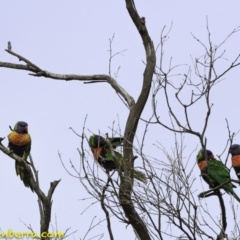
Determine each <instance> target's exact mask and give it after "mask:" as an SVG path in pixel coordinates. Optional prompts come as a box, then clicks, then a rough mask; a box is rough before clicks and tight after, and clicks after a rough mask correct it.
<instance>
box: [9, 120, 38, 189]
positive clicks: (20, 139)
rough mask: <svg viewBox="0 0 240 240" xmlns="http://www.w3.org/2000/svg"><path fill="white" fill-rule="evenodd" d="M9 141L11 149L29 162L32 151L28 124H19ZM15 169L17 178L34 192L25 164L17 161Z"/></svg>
mask: <svg viewBox="0 0 240 240" xmlns="http://www.w3.org/2000/svg"><path fill="white" fill-rule="evenodd" d="M8 141H9V143H8V147H9V149H10V150H12V151H13V152H14V153H15V154H16V155H18V156H19V157H21V158H22V159H23V161H26V162H27V158H28V155H29V154H30V151H31V136H30V135H29V134H28V124H27V123H26V122H23V121H19V122H17V123H16V124H15V126H14V129H13V131H12V132H11V133H10V134H9V135H8ZM27 163H28V162H27ZM15 169H16V174H17V176H18V175H20V178H21V180H22V181H23V183H24V185H25V187H30V188H31V190H32V191H33V192H34V190H33V188H32V186H31V184H30V181H29V172H28V171H27V170H26V169H24V165H23V163H21V162H18V161H15Z"/></svg>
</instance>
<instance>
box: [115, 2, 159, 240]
mask: <svg viewBox="0 0 240 240" xmlns="http://www.w3.org/2000/svg"><path fill="white" fill-rule="evenodd" d="M126 7H127V10H128V12H129V15H130V17H131V18H132V21H133V22H134V24H135V26H136V28H137V30H138V32H139V34H140V36H141V38H142V40H143V45H144V48H145V52H146V67H145V71H144V74H143V84H142V90H141V93H140V95H139V98H138V100H137V102H136V104H134V105H133V106H132V107H131V109H130V113H129V116H128V119H127V122H126V127H125V132H124V143H123V154H124V159H125V162H126V164H125V165H124V178H122V179H121V185H120V189H119V198H120V204H121V206H122V208H123V210H124V212H125V214H126V216H127V218H128V219H129V222H130V223H131V225H132V226H133V228H134V229H135V231H136V232H137V235H138V236H139V238H140V239H142V240H148V239H149V240H150V239H151V238H150V235H149V233H148V230H147V227H146V224H144V222H143V220H142V219H141V218H140V216H139V214H138V213H137V212H136V210H135V208H134V205H133V202H132V200H131V192H132V187H133V180H132V179H133V177H132V176H131V173H132V171H131V169H132V168H133V167H134V166H133V159H134V156H133V148H132V144H133V140H134V137H135V133H136V130H137V126H138V122H139V119H140V116H141V114H142V111H143V109H144V107H145V104H146V102H147V99H148V96H149V91H150V88H151V83H152V77H153V73H154V69H155V65H156V55H155V50H154V45H153V42H152V40H151V38H150V36H149V34H148V31H147V27H146V24H145V18H144V17H142V18H140V16H139V15H138V13H137V10H136V8H135V5H134V2H133V1H132V0H126Z"/></svg>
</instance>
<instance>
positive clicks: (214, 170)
mask: <svg viewBox="0 0 240 240" xmlns="http://www.w3.org/2000/svg"><path fill="white" fill-rule="evenodd" d="M207 174H208V176H209V180H210V184H211V183H212V184H213V185H214V186H215V185H219V184H222V183H224V182H226V181H228V180H229V179H230V175H229V171H228V169H227V168H226V167H225V165H224V164H223V163H222V162H220V161H218V160H216V159H213V160H211V161H208V162H207Z"/></svg>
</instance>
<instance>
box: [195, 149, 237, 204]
mask: <svg viewBox="0 0 240 240" xmlns="http://www.w3.org/2000/svg"><path fill="white" fill-rule="evenodd" d="M210 152H211V151H209V153H210ZM202 154H204V151H203V150H202V149H201V150H200V151H199V152H198V155H197V160H198V159H201V158H202ZM203 171H204V172H205V173H206V175H207V181H208V184H209V187H210V188H214V187H217V186H219V185H221V184H223V183H225V182H227V181H229V180H230V174H229V169H228V168H226V166H225V165H224V164H223V163H222V162H221V161H218V160H217V159H215V158H212V159H210V161H206V165H205V167H204V169H203ZM234 187H236V186H234V185H233V184H232V183H231V182H228V183H226V184H224V185H223V186H222V187H221V188H222V189H223V190H225V192H226V193H228V194H231V195H232V196H233V197H234V198H235V199H236V200H237V201H238V202H240V198H239V197H238V196H237V194H236V193H235V192H234V191H233V188H234Z"/></svg>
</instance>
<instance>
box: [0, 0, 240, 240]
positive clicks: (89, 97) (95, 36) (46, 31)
mask: <svg viewBox="0 0 240 240" xmlns="http://www.w3.org/2000/svg"><path fill="white" fill-rule="evenodd" d="M135 5H136V8H137V9H138V13H139V15H140V16H144V17H145V19H146V25H147V27H148V31H149V34H150V36H151V38H152V40H153V42H154V46H155V47H156V46H157V44H158V43H159V39H160V33H161V30H162V28H163V27H164V26H165V25H166V27H167V28H169V27H170V26H171V23H173V27H172V30H171V32H170V39H169V41H168V42H167V44H166V46H165V55H166V63H165V64H166V66H167V65H168V62H169V58H170V57H173V61H172V62H173V64H189V65H191V64H192V60H191V56H192V57H193V58H195V57H199V56H201V55H203V54H204V49H203V48H202V46H201V45H200V44H199V43H197V42H196V40H194V39H193V37H192V35H191V33H193V34H194V35H195V36H197V37H198V38H199V39H201V40H202V41H203V42H204V43H206V44H207V30H206V16H207V17H208V22H209V28H210V31H211V34H212V41H213V43H214V44H219V43H221V42H222V40H224V38H225V37H226V36H227V35H228V34H229V33H230V32H231V31H232V30H233V29H234V28H236V27H238V26H239V25H240V17H239V9H240V2H239V1H236V0H235V1H231V3H229V2H227V1H218V2H216V1H207V0H203V1H190V0H185V1H156V0H154V1H140V0H138V1H137V0H136V2H135ZM113 34H115V38H114V42H113V46H112V48H113V52H118V51H121V50H124V49H127V51H125V52H124V53H123V55H122V56H120V55H118V56H117V57H116V58H114V59H113V62H112V73H114V72H116V71H117V69H118V67H119V66H120V67H121V68H120V72H119V74H118V78H117V80H118V82H119V84H121V86H122V87H124V88H125V89H126V90H127V91H128V92H129V93H130V94H131V95H132V96H133V97H134V98H135V100H136V99H137V97H138V95H139V91H140V89H141V86H142V85H141V84H142V76H143V71H144V64H143V62H142V61H145V52H144V48H143V44H142V41H141V38H140V36H139V34H138V32H137V30H136V28H135V26H134V24H133V23H132V21H131V19H130V17H129V15H128V12H127V10H126V7H125V1H116V0H115V1H110V0H101V1H96V0H95V1H93V0H88V1H57V0H52V1H30V0H22V1H12V0H8V1H4V2H2V3H1V8H0V36H1V37H0V61H1V62H12V63H18V59H17V58H15V57H13V56H11V55H10V54H8V53H7V52H5V51H4V50H5V49H6V48H7V42H8V41H11V43H12V50H13V51H14V52H16V53H18V54H20V55H22V56H24V57H26V58H27V59H28V60H30V61H32V63H34V64H36V65H38V66H39V67H41V68H42V69H44V70H47V71H50V72H54V73H59V74H108V59H109V51H108V50H109V38H111V37H112V36H113ZM239 43H240V32H239V33H236V34H235V35H234V36H233V37H232V38H231V39H230V40H228V41H227V43H226V44H225V45H224V46H223V47H222V51H223V50H226V51H227V52H226V56H225V57H226V59H228V60H221V61H220V65H219V66H218V68H219V69H220V70H222V69H224V68H226V67H227V66H228V65H229V64H230V63H231V61H232V60H233V59H235V57H236V56H237V55H238V54H239V53H240V44H239ZM158 56H159V55H157V57H158ZM239 76H240V68H236V69H234V70H232V72H231V73H229V74H227V75H226V80H225V81H223V82H221V83H219V84H218V85H217V86H216V87H215V88H214V91H213V95H212V97H211V102H212V103H214V107H213V111H212V116H211V119H210V124H209V126H208V131H207V138H208V147H209V148H210V149H211V150H212V151H213V153H214V154H215V155H217V154H220V153H221V152H222V150H223V149H224V147H225V144H226V141H227V137H228V133H227V129H226V123H225V118H227V119H228V121H229V123H230V127H231V130H232V131H233V132H236V131H238V130H239V129H240V124H239V122H240V121H239V116H238V115H239V114H238V112H237V111H238V105H239V100H240V99H239V89H240V77H239ZM180 80H181V78H180V79H178V80H177V81H180ZM0 84H1V85H0V102H1V103H2V110H1V114H0V116H1V118H0V125H1V128H0V129H1V132H0V136H1V137H6V136H7V135H8V133H9V132H10V130H9V127H8V126H9V125H11V126H12V127H13V126H14V124H15V123H16V122H17V121H19V120H21V121H26V122H28V124H29V133H30V134H31V137H32V150H31V154H32V156H33V159H34V162H35V166H36V168H37V169H38V170H39V179H40V186H41V188H42V189H43V191H44V192H45V193H46V192H47V191H48V189H49V184H50V182H51V181H54V180H58V179H61V182H60V183H59V185H58V187H57V188H56V191H55V193H54V195H53V208H52V222H51V223H52V224H53V226H54V227H55V216H56V218H57V225H58V230H59V231H65V230H66V229H67V228H69V227H71V230H72V231H74V230H78V232H77V233H75V234H74V237H75V238H79V237H80V238H82V237H83V236H84V235H85V233H86V231H87V229H88V226H89V225H90V222H91V220H92V218H93V217H94V216H97V218H96V219H103V218H104V215H103V213H102V210H101V207H100V204H99V203H96V204H94V205H93V206H92V207H91V208H90V209H88V210H87V211H85V212H84V213H83V214H81V213H82V212H83V211H84V209H85V208H86V207H87V206H89V205H90V204H91V203H92V202H93V201H94V200H84V201H80V199H83V198H88V197H89V195H88V194H87V192H86V190H85V189H84V188H83V187H82V185H81V184H80V183H79V181H78V180H77V179H75V178H72V177H71V176H69V175H68V174H67V172H66V171H65V170H64V168H63V166H62V164H61V162H60V159H59V157H58V151H59V152H60V153H61V156H62V159H63V161H64V163H65V165H66V166H67V167H68V169H69V170H70V171H71V166H70V164H69V160H71V161H72V162H73V163H74V164H76V167H79V155H78V152H77V148H79V147H80V139H79V138H78V137H77V136H76V135H74V134H73V132H72V131H71V130H69V127H72V128H73V129H74V130H75V131H76V132H78V133H81V131H82V127H83V123H84V119H85V117H86V115H88V118H87V123H86V134H87V135H88V136H90V132H89V131H91V132H94V133H97V132H99V131H100V132H101V133H102V134H104V133H106V132H109V133H111V131H110V129H109V128H111V126H112V122H113V121H115V122H116V124H118V121H119V125H120V127H121V131H122V133H123V132H124V124H125V122H126V119H127V116H128V109H127V108H126V107H125V105H124V104H123V103H122V101H121V100H120V99H119V97H118V96H117V95H116V94H115V91H114V90H113V89H112V88H111V86H110V85H108V84H106V83H101V84H100V83H99V84H89V85H85V84H83V83H82V82H78V81H70V82H65V81H55V80H52V79H46V78H36V77H32V76H29V75H28V72H26V71H19V70H14V69H5V68H0ZM159 99H160V98H159ZM171 99H172V101H173V104H174V95H173V96H172V97H171ZM186 99H189V98H187V96H186ZM159 106H160V103H159ZM175 107H176V110H177V111H179V114H180V115H182V112H181V110H180V109H179V108H177V106H175ZM159 108H160V109H162V110H159V112H160V111H161V112H162V115H161V116H163V118H164V119H165V116H167V114H168V112H167V111H166V108H165V107H164V106H162V107H159ZM205 110H206V109H205V108H204V106H203V104H199V105H198V106H197V107H196V108H195V109H194V111H193V114H192V115H191V117H192V119H191V121H192V122H193V126H194V127H195V129H196V130H200V129H201V128H202V126H203V120H204V119H203V117H204V116H205V115H204V114H205ZM151 113H152V110H151V101H148V103H147V106H146V108H145V110H144V112H143V115H142V116H143V117H144V118H146V119H148V118H149V117H150V116H151ZM166 119H167V118H166ZM143 130H144V124H142V123H141V124H140V125H139V127H138V131H137V136H138V138H139V139H141V138H142V134H143ZM156 141H159V142H160V143H161V144H162V145H163V146H165V147H166V149H167V150H169V151H170V150H171V148H172V147H173V144H174V139H173V134H172V133H169V132H168V131H166V130H165V129H163V128H162V127H160V126H156V125H153V126H151V127H150V129H149V132H148V135H147V138H146V142H145V152H146V154H148V155H151V156H153V157H155V158H158V159H161V160H164V155H162V152H160V151H159V150H158V149H157V148H155V147H154V146H153V143H155V142H156ZM234 142H235V143H240V139H239V135H237V137H236V138H235V141H234ZM3 144H4V145H5V146H7V140H6V139H5V140H4V141H3ZM197 144H199V142H198V140H197V139H196V138H194V137H192V136H187V137H186V139H185V145H186V149H185V152H184V156H185V157H186V158H188V157H189V154H190V153H191V152H192V151H193V150H194V148H195V147H196V146H197ZM85 148H86V150H89V147H88V145H87V144H86V145H85ZM0 155H1V163H2V172H1V181H0V190H1V196H2V197H1V204H0V213H1V216H0V228H1V230H2V231H7V229H9V228H11V229H13V230H14V231H27V228H26V227H25V225H24V224H23V223H22V222H24V223H26V224H27V225H28V224H31V226H32V228H33V229H34V230H35V231H36V232H39V210H38V204H37V196H36V195H35V194H33V193H32V192H31V191H30V190H29V189H27V188H25V187H24V185H23V183H22V182H21V181H20V178H19V177H17V176H16V174H15V168H14V161H13V160H12V159H11V158H9V157H7V156H6V155H4V154H3V153H0ZM195 155H196V154H195V153H194V154H193V156H192V166H193V165H194V164H195ZM91 160H92V159H91V158H90V157H89V161H91ZM229 160H230V159H229ZM92 161H93V160H92ZM229 163H230V162H229ZM139 164H140V163H139ZM229 166H230V165H229ZM100 171H101V170H100ZM194 174H195V177H196V178H197V179H196V181H195V183H194V184H195V185H194V186H193V188H194V189H197V191H196V196H197V194H198V193H199V192H200V191H202V190H207V189H208V187H207V185H206V184H205V183H201V181H200V177H199V170H198V168H197V166H195V172H194ZM231 175H232V177H233V178H235V173H234V172H233V171H232V172H231ZM236 193H237V194H239V195H240V189H239V188H238V189H237V190H236ZM196 199H197V198H196ZM224 199H225V203H226V205H227V204H228V202H229V201H230V199H231V198H230V196H228V195H227V194H225V196H224ZM197 201H198V199H197ZM215 201H216V199H214V198H212V199H207V202H208V204H211V202H212V204H213V205H214V203H215V205H216V202H215ZM215 211H217V212H218V211H219V208H218V207H217V208H216V209H215ZM231 214H232V213H231V210H229V212H228V221H231ZM217 215H218V214H217ZM21 221H22V222H21ZM229 223H230V222H229ZM50 230H51V229H50ZM231 230H232V228H231V224H228V228H227V232H228V231H229V233H230V231H231ZM113 232H114V235H115V239H116V240H122V239H134V234H133V232H132V229H131V228H130V227H128V228H127V229H126V228H125V226H124V225H122V224H120V223H118V221H114V225H113ZM100 233H105V235H104V237H103V239H109V236H108V234H107V230H106V223H105V222H103V223H102V224H101V226H99V227H96V229H95V230H94V231H93V233H90V235H89V238H90V237H92V236H94V235H96V234H100ZM70 238H71V239H72V238H73V237H70ZM89 238H87V239H89ZM166 239H167V238H166Z"/></svg>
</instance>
